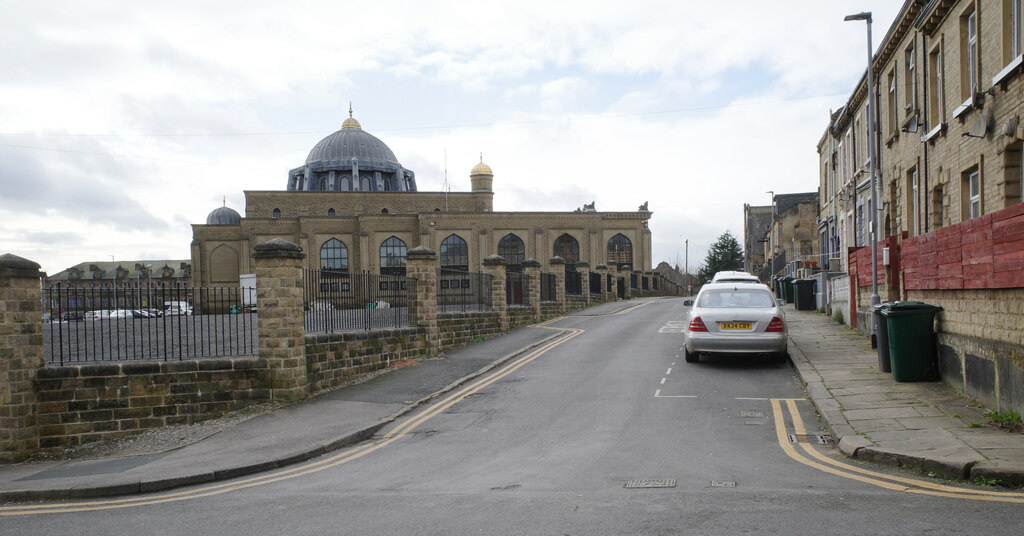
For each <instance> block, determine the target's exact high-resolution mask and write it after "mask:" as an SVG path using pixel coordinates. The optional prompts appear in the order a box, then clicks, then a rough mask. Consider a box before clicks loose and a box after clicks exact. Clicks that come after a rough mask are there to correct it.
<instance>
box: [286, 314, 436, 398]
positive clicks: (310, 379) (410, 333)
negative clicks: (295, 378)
mask: <svg viewBox="0 0 1024 536" xmlns="http://www.w3.org/2000/svg"><path fill="white" fill-rule="evenodd" d="M425 335H426V330H424V329H422V328H404V329H384V330H375V331H354V332H347V333H321V334H316V335H306V381H307V384H308V385H309V391H310V394H312V393H317V392H320V391H324V390H328V389H333V388H335V387H338V386H339V385H342V384H344V383H345V382H347V381H349V380H352V379H353V378H357V377H359V376H362V375H364V374H369V373H371V372H374V371H377V370H382V369H386V368H389V367H390V366H391V365H392V363H394V362H395V361H401V360H405V359H416V358H418V357H421V356H422V355H424V354H425V353H426V349H427V341H426V336H425Z"/></svg>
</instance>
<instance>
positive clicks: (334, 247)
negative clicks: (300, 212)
mask: <svg viewBox="0 0 1024 536" xmlns="http://www.w3.org/2000/svg"><path fill="white" fill-rule="evenodd" d="M332 242H336V243H337V244H334V243H332ZM332 252H337V255H332V254H331V253H332ZM325 260H330V261H337V266H328V265H325V262H324V261H325ZM332 263H333V262H332ZM320 269H321V270H331V271H333V272H343V273H348V246H347V245H345V242H343V241H341V240H340V239H338V238H336V237H331V238H329V239H327V240H325V241H324V243H323V244H321V245H320Z"/></svg>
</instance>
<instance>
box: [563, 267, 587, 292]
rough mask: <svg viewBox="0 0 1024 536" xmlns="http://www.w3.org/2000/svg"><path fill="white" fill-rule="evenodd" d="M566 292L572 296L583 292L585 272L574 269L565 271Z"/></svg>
mask: <svg viewBox="0 0 1024 536" xmlns="http://www.w3.org/2000/svg"><path fill="white" fill-rule="evenodd" d="M565 293H566V294H567V295H570V296H579V295H581V294H583V274H581V273H579V272H576V271H573V270H566V271H565Z"/></svg>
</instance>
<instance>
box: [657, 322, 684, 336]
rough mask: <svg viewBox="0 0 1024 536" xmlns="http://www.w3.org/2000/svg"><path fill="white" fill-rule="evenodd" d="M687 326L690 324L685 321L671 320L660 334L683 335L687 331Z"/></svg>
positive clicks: (662, 328)
mask: <svg viewBox="0 0 1024 536" xmlns="http://www.w3.org/2000/svg"><path fill="white" fill-rule="evenodd" d="M687 326H689V323H687V322H686V321H685V320H669V321H668V322H665V325H664V326H661V329H659V330H658V333H682V332H684V331H686V328H687Z"/></svg>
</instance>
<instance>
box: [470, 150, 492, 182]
mask: <svg viewBox="0 0 1024 536" xmlns="http://www.w3.org/2000/svg"><path fill="white" fill-rule="evenodd" d="M473 175H491V176H494V171H491V166H488V165H487V164H485V163H484V155H483V153H481V154H480V163H479V164H477V165H475V166H473V170H472V171H470V172H469V176H470V177H472V176H473Z"/></svg>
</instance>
